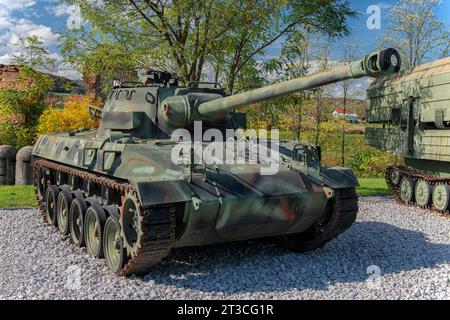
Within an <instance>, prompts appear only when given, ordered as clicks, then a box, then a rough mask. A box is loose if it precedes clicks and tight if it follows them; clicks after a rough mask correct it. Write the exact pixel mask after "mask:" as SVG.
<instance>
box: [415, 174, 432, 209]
mask: <svg viewBox="0 0 450 320" xmlns="http://www.w3.org/2000/svg"><path fill="white" fill-rule="evenodd" d="M431 192H432V190H431V186H430V184H429V183H428V182H427V181H425V180H423V179H420V180H419V181H417V183H416V190H415V197H416V203H417V205H419V206H421V207H427V206H428V205H429V204H430V202H431Z"/></svg>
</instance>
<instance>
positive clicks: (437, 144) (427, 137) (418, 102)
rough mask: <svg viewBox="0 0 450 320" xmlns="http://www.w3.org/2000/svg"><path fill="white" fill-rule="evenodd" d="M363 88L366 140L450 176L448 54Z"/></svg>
mask: <svg viewBox="0 0 450 320" xmlns="http://www.w3.org/2000/svg"><path fill="white" fill-rule="evenodd" d="M367 93H368V108H367V115H366V117H367V123H368V124H369V126H368V128H367V129H366V142H367V144H369V145H370V146H373V147H375V148H378V149H381V150H386V151H389V152H392V153H394V154H396V155H399V156H401V157H402V158H404V160H405V164H406V166H407V167H408V168H410V169H411V170H414V171H416V172H421V173H424V174H429V175H433V176H437V177H450V58H445V59H442V60H438V61H435V62H430V63H427V64H424V65H420V66H418V67H416V68H414V69H412V70H407V71H404V72H401V73H399V74H397V75H394V76H390V77H385V78H380V79H377V80H376V81H375V82H374V83H373V84H372V85H371V86H370V88H369V90H368V92H367Z"/></svg>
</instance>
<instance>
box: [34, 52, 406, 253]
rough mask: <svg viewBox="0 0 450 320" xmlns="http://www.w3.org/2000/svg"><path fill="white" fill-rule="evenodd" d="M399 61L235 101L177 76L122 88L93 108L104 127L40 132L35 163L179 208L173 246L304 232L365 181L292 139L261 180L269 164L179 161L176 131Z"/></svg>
mask: <svg viewBox="0 0 450 320" xmlns="http://www.w3.org/2000/svg"><path fill="white" fill-rule="evenodd" d="M396 59H397V61H396ZM399 64H400V61H399V57H398V53H397V52H396V51H395V50H392V49H388V50H385V51H382V52H376V53H373V54H369V55H367V56H366V57H365V58H364V59H363V60H361V61H357V62H355V63H353V64H351V65H349V66H345V67H338V68H335V69H332V70H329V71H326V72H322V73H318V74H314V75H310V76H307V77H304V78H300V79H294V80H290V81H285V82H281V83H279V84H275V85H271V86H267V87H264V88H261V89H256V90H253V91H250V92H246V93H241V94H238V95H234V96H230V97H225V92H224V91H223V90H222V89H220V88H206V87H201V85H198V86H196V87H194V86H185V87H183V86H178V85H177V84H176V83H175V81H172V83H170V81H171V80H174V79H168V80H167V81H166V80H164V81H156V82H154V81H153V82H152V81H151V80H152V79H145V81H143V84H126V83H122V84H121V85H120V86H117V87H115V88H114V89H113V90H112V91H111V93H110V94H109V96H108V99H107V100H106V103H105V105H104V107H103V109H102V110H95V109H94V108H93V109H91V111H92V115H93V116H96V117H101V120H102V121H101V124H100V127H99V128H98V129H97V130H82V129H80V130H77V131H74V132H70V133H62V134H55V135H44V136H41V137H39V139H38V141H37V142H36V144H35V146H34V149H33V157H34V158H37V159H47V160H51V161H52V162H55V163H58V164H63V165H65V166H68V167H70V168H77V169H82V170H83V171H86V172H91V173H96V174H99V175H100V176H104V177H109V178H113V179H116V180H117V181H123V182H126V183H128V184H130V185H131V186H132V187H133V189H134V190H136V193H137V195H136V196H137V197H138V200H139V202H140V203H141V205H142V207H143V208H155V207H161V206H165V205H173V204H175V205H176V208H177V211H176V234H175V244H174V246H179V247H181V246H191V245H203V244H209V243H217V242H223V241H230V240H241V239H251V238H257V237H266V236H274V235H284V234H294V233H300V232H303V231H305V230H307V229H308V228H310V227H311V226H312V225H314V224H315V223H316V222H317V221H318V220H319V219H320V218H321V217H323V216H324V213H325V212H326V208H327V205H328V204H329V201H328V200H329V199H331V198H333V197H334V195H335V192H336V191H339V190H341V189H349V188H350V189H351V188H354V187H355V186H357V185H358V182H357V179H356V177H355V175H354V174H353V172H352V171H351V170H350V169H346V168H324V167H321V166H320V159H319V152H318V150H317V148H316V146H312V145H310V144H308V143H300V142H285V141H279V142H278V143H279V157H278V160H277V161H278V163H279V171H278V173H277V174H275V175H261V168H264V167H267V165H268V163H267V162H265V161H258V162H257V163H255V164H248V163H247V164H233V165H230V164H215V165H203V164H202V165H183V164H175V163H173V162H172V161H171V152H172V149H173V148H174V147H175V146H177V144H178V143H180V142H178V141H173V140H172V139H171V136H172V133H173V132H174V130H176V129H180V128H185V129H187V130H190V131H192V129H193V126H194V121H197V120H198V121H202V124H203V127H204V130H206V129H207V128H216V129H219V130H221V131H225V130H226V129H235V128H237V127H245V125H244V124H243V122H244V121H243V120H245V117H244V116H243V115H242V114H240V113H238V112H236V111H235V110H234V109H235V108H238V107H240V106H244V105H248V104H252V103H256V102H259V101H263V100H267V99H271V98H274V97H276V96H280V95H283V94H289V93H293V92H298V91H302V90H306V89H311V88H314V87H317V86H321V85H326V84H330V83H334V82H337V81H341V80H345V79H350V78H358V77H363V76H372V77H379V76H383V75H385V74H392V73H394V72H396V71H397V69H398V68H399ZM153 75H154V74H153ZM164 76H165V74H164ZM159 78H161V77H159ZM204 143H206V142H204ZM272 156H273V157H275V156H278V155H277V154H273V155H272ZM275 158H277V157H275ZM352 197H355V196H354V195H353V196H352ZM352 199H353V198H352ZM352 210H353V209H352ZM352 221H353V220H352ZM352 221H351V222H352ZM351 222H350V224H351ZM348 226H349V225H346V226H345V228H347V227H348ZM339 232H342V231H339ZM144 240H145V239H144ZM144 240H143V241H144Z"/></svg>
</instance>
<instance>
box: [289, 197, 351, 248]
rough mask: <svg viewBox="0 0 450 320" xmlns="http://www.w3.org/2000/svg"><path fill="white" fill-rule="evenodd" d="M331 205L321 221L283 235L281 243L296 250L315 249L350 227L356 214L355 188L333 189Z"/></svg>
mask: <svg viewBox="0 0 450 320" xmlns="http://www.w3.org/2000/svg"><path fill="white" fill-rule="evenodd" d="M331 206H332V207H331V209H332V210H331V211H329V212H328V214H326V215H324V217H323V218H322V221H319V222H318V223H316V224H315V225H313V226H312V227H311V228H310V229H308V230H306V231H305V232H302V233H298V234H293V235H287V236H284V237H283V238H282V241H283V244H284V245H285V246H286V247H287V248H288V249H290V250H293V251H296V252H306V251H310V250H315V249H318V248H321V247H323V246H324V245H325V244H326V243H328V242H329V241H331V240H333V239H334V238H336V237H337V236H338V235H340V234H341V233H343V232H344V231H346V230H347V229H348V228H350V227H351V225H352V224H353V222H355V220H356V216H357V214H358V195H357V194H356V191H355V189H354V188H348V189H338V190H335V197H334V201H333V202H332V203H331ZM286 241H287V242H286Z"/></svg>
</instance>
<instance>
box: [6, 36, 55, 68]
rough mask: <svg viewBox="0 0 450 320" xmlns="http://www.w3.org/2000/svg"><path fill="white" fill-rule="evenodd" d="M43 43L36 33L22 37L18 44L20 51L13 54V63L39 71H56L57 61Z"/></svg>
mask: <svg viewBox="0 0 450 320" xmlns="http://www.w3.org/2000/svg"><path fill="white" fill-rule="evenodd" d="M43 44H44V43H43V42H42V41H40V40H39V37H38V36H35V35H33V36H28V37H24V38H21V39H20V40H19V43H18V45H17V46H18V50H19V52H20V53H19V54H17V55H14V56H13V63H15V64H19V65H23V66H28V67H30V68H33V69H35V70H39V71H44V72H49V73H51V72H54V71H55V68H56V65H57V61H56V59H55V58H53V57H51V55H50V52H49V51H48V50H47V49H46V48H44V46H43Z"/></svg>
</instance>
